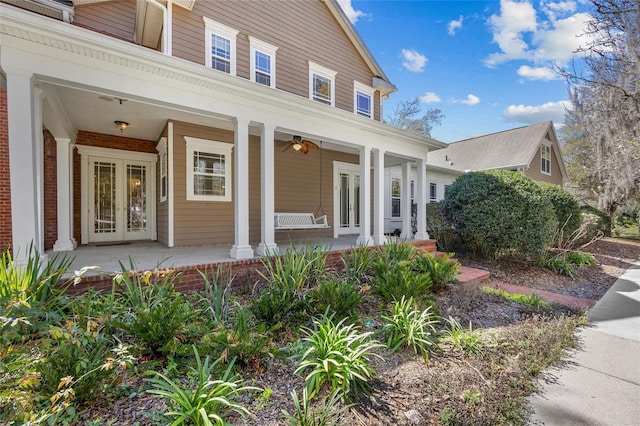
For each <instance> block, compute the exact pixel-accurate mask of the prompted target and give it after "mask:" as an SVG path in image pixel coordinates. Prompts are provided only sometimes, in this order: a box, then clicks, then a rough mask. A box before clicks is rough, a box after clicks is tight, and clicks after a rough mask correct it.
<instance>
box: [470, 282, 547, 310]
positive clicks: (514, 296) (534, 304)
mask: <svg viewBox="0 0 640 426" xmlns="http://www.w3.org/2000/svg"><path fill="white" fill-rule="evenodd" d="M482 291H484V292H485V293H489V294H497V295H498V296H502V297H504V298H505V299H507V300H511V301H514V302H517V303H520V304H521V305H524V306H529V307H531V308H535V309H540V308H548V307H549V303H547V302H546V301H545V300H544V299H543V298H541V297H540V296H538V295H537V294H536V293H531V294H519V293H509V292H508V291H505V290H501V289H499V288H492V287H482Z"/></svg>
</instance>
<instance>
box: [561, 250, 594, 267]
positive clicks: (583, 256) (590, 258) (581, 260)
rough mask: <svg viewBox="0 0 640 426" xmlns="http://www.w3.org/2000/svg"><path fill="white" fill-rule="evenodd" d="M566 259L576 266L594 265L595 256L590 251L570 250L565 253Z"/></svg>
mask: <svg viewBox="0 0 640 426" xmlns="http://www.w3.org/2000/svg"><path fill="white" fill-rule="evenodd" d="M566 259H567V260H568V261H569V262H571V263H573V264H574V265H576V266H595V265H596V258H595V256H594V255H592V254H591V253H585V252H583V251H570V252H567V254H566Z"/></svg>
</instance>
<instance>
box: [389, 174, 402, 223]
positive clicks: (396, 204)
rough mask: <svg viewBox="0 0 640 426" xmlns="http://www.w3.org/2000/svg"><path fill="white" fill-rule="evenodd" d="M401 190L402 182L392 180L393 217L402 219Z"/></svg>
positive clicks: (397, 179)
mask: <svg viewBox="0 0 640 426" xmlns="http://www.w3.org/2000/svg"><path fill="white" fill-rule="evenodd" d="M401 188H402V181H401V180H400V178H395V177H392V178H391V217H400V215H401V213H402V212H401V210H400V205H401V204H402V203H401V200H402V197H401V195H400V194H401V193H402V192H401Z"/></svg>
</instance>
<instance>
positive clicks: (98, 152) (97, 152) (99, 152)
mask: <svg viewBox="0 0 640 426" xmlns="http://www.w3.org/2000/svg"><path fill="white" fill-rule="evenodd" d="M75 147H76V148H77V150H78V154H80V155H91V156H94V157H108V158H115V159H118V160H138V161H148V162H150V163H152V164H153V165H155V164H156V161H157V160H158V154H151V153H148V152H136V151H125V150H122V149H113V148H100V147H97V146H90V145H79V144H76V145H75Z"/></svg>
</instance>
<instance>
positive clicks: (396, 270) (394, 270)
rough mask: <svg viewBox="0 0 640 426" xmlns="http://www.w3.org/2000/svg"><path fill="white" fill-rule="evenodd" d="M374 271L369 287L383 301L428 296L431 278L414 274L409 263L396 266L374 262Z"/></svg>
mask: <svg viewBox="0 0 640 426" xmlns="http://www.w3.org/2000/svg"><path fill="white" fill-rule="evenodd" d="M374 269H375V275H374V277H373V280H372V281H371V285H372V287H373V290H374V292H375V293H376V294H377V295H378V296H380V297H382V298H383V299H384V300H385V301H395V300H400V299H402V298H403V297H412V298H414V299H424V298H425V297H427V296H428V295H429V290H430V288H431V285H432V283H431V277H430V276H429V274H428V273H424V272H422V273H421V272H415V271H414V270H413V267H412V264H411V262H409V261H402V262H399V263H396V264H393V263H388V262H378V261H376V266H375V267H374Z"/></svg>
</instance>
